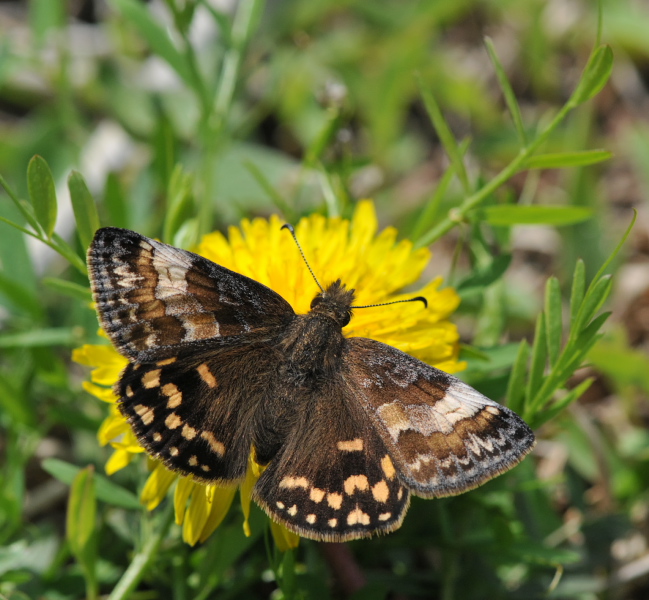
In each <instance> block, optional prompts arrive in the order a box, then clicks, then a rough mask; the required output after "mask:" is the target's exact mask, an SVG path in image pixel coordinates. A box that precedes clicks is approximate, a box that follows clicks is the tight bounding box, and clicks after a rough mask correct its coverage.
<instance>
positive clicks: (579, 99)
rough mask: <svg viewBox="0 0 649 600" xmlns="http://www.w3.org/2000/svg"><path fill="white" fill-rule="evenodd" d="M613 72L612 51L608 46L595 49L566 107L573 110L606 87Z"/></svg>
mask: <svg viewBox="0 0 649 600" xmlns="http://www.w3.org/2000/svg"><path fill="white" fill-rule="evenodd" d="M612 70H613V51H612V50H611V48H610V46H607V45H602V46H599V47H598V48H596V49H595V50H594V51H593V53H592V54H591V55H590V58H589V59H588V63H587V64H586V67H585V68H584V71H583V73H582V75H581V79H580V80H579V83H578V84H577V88H576V89H575V91H574V92H573V94H572V96H571V97H570V100H568V103H567V106H568V107H569V108H571V109H572V108H575V107H576V106H579V105H580V104H582V103H583V102H586V101H587V100H590V99H591V98H592V97H593V96H595V95H597V94H598V93H599V91H600V90H601V89H602V88H603V87H604V85H606V82H607V81H608V79H609V77H610V76H611V71H612Z"/></svg>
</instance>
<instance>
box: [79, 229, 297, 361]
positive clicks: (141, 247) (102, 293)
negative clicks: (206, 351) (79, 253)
mask: <svg viewBox="0 0 649 600" xmlns="http://www.w3.org/2000/svg"><path fill="white" fill-rule="evenodd" d="M88 270H89V274H90V280H91V284H92V290H93V297H94V299H95V302H96V304H97V311H98V313H99V316H100V320H101V324H102V327H103V328H104V330H105V331H106V333H107V334H108V335H109V337H110V339H111V341H112V342H113V344H114V345H115V347H116V348H117V349H118V350H119V351H120V352H121V353H122V354H123V355H125V356H126V357H127V358H129V359H131V360H138V361H143V360H146V359H147V358H150V357H151V355H153V354H155V356H156V357H162V356H174V350H173V347H174V346H175V345H176V344H180V343H187V342H196V341H201V340H207V339H222V340H226V339H228V338H232V337H236V336H244V337H245V336H249V335H255V336H262V337H263V335H264V333H265V332H271V331H275V330H277V328H278V327H281V326H282V325H284V324H285V323H286V322H287V321H288V320H290V319H291V318H292V317H294V312H293V309H292V308H291V306H290V305H289V304H288V302H286V301H285V300H284V299H283V298H282V297H281V296H280V295H279V294H276V293H275V292H274V291H272V290H271V289H269V288H267V287H266V286H264V285H262V284H261V283H258V282H256V281H254V280H252V279H249V278H248V277H244V276H243V275H240V274H238V273H234V272H233V271H230V270H229V269H226V268H224V267H221V266H219V265H217V264H215V263H213V262H212V261H209V260H207V259H205V258H203V257H201V256H198V255H197V254H193V253H192V252H187V251H185V250H181V249H179V248H174V247H173V246H169V245H167V244H163V243H161V242H157V241H155V240H152V239H149V238H146V237H144V236H142V235H140V234H138V233H136V232H134V231H129V230H126V229H118V228H113V227H106V228H104V229H100V230H99V231H97V233H96V235H95V238H94V240H93V242H92V244H91V245H90V248H89V249H88Z"/></svg>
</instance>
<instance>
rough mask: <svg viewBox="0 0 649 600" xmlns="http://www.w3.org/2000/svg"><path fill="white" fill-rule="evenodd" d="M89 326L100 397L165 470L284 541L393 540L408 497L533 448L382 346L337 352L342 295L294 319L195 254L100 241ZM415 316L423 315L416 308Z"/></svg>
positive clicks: (519, 429) (366, 344) (489, 405)
mask: <svg viewBox="0 0 649 600" xmlns="http://www.w3.org/2000/svg"><path fill="white" fill-rule="evenodd" d="M88 267H89V276H90V281H91V287H92V291H93V297H94V300H95V303H96V307H97V311H98V315H99V320H100V322H101V325H102V327H103V329H104V330H105V331H106V333H107V334H108V336H109V338H110V340H111V342H112V343H113V345H114V346H115V348H116V349H117V350H118V351H119V352H120V353H121V354H122V355H124V356H125V357H126V358H127V359H128V360H129V364H128V365H127V366H126V368H125V369H124V371H123V372H122V373H121V375H120V379H119V381H118V383H117V384H116V386H115V393H116V395H117V396H118V398H119V404H118V406H119V409H120V411H121V412H122V414H123V415H124V416H125V418H126V419H127V420H128V422H129V423H130V425H131V427H132V429H133V431H134V433H135V435H136V436H137V439H138V441H139V443H140V444H141V445H142V446H143V447H144V448H145V449H146V450H147V452H148V453H149V454H150V455H151V456H153V457H155V458H157V459H159V460H161V461H162V462H163V463H164V464H165V465H166V466H167V467H168V468H169V469H171V470H172V471H175V472H177V473H179V474H181V475H185V476H189V477H192V478H194V479H196V480H198V481H201V482H205V483H213V484H232V483H236V482H241V481H242V480H243V478H244V476H245V474H246V469H247V465H248V457H249V455H250V453H251V451H254V456H255V460H256V461H257V462H258V463H259V464H260V465H264V466H265V467H266V468H265V470H264V471H263V473H262V475H261V477H260V478H259V480H258V481H257V483H256V484H255V486H254V488H253V498H254V499H255V501H256V502H257V503H258V504H259V505H260V506H261V507H262V508H263V509H264V510H265V511H266V513H267V514H268V515H269V516H270V517H271V518H272V519H274V520H275V521H277V522H279V523H282V524H283V525H284V526H286V527H287V528H288V529H289V530H291V531H293V532H296V533H297V534H299V535H301V536H303V537H307V538H312V539H315V540H322V541H345V540H350V539H356V538H362V537H369V536H371V535H373V534H376V533H381V532H383V533H384V532H390V531H393V530H395V529H397V528H398V527H399V526H400V525H401V523H402V521H403V518H404V516H405V513H406V511H407V508H408V505H409V502H410V496H411V494H414V495H416V496H421V497H424V498H435V497H443V496H451V495H455V494H459V493H462V492H465V491H467V490H470V489H472V488H475V487H476V486H479V485H481V484H482V483H484V482H485V481H487V480H489V479H491V478H493V477H495V476H496V475H498V474H500V473H502V472H504V471H506V470H508V469H510V468H511V467H513V466H514V465H516V464H517V463H518V462H519V461H520V460H522V458H523V457H524V456H525V455H526V454H527V453H528V452H530V450H531V449H532V447H533V445H534V434H533V433H532V431H531V430H530V428H529V427H528V426H527V425H526V424H525V422H524V421H523V420H522V419H520V418H519V417H518V416H517V415H516V414H515V413H513V412H512V411H511V410H509V409H508V408H506V407H504V406H501V405H499V404H497V403H496V402H493V401H492V400H490V399H488V398H486V397H485V396H483V395H482V394H480V393H479V392H477V391H476V390H474V389H473V388H471V387H469V386H468V385H466V384H465V383H463V382H461V381H460V380H459V379H457V378H455V377H453V376H451V375H448V374H447V373H444V372H443V371H440V370H438V369H435V368H433V367H431V366H429V365H427V364H425V363H423V362H421V361H420V360H417V359H416V358H413V357H412V356H409V355H408V354H405V353H404V352H401V351H400V350H397V349H396V348H393V347H391V346H388V345H386V344H382V343H381V342H378V341H375V340H371V339H366V338H360V337H352V338H345V337H344V336H343V333H342V329H343V327H344V326H345V325H347V324H348V323H349V321H350V319H351V318H352V307H353V301H354V290H352V289H347V288H346V287H345V285H344V284H343V283H342V282H341V281H340V280H337V281H334V282H333V283H331V284H329V285H327V286H326V287H325V288H323V289H322V291H321V292H320V293H318V294H317V295H316V296H315V298H313V301H312V302H311V309H310V311H309V312H308V313H307V314H300V315H298V314H296V313H295V312H294V311H293V309H292V307H291V306H290V304H289V303H288V302H287V301H286V300H284V299H283V298H282V297H281V296H280V295H279V294H277V293H275V292H274V291H273V290H271V289H269V288H268V287H266V286H264V285H262V284H261V283H258V282H257V281H254V280H253V279H250V278H248V277H245V276H243V275H240V274H238V273H235V272H233V271H230V270H229V269H226V268H224V267H222V266H220V265H217V264H215V263H213V262H211V261H209V260H207V259H205V258H203V257H201V256H198V255H197V254H193V253H192V252H188V251H185V250H181V249H179V248H175V247H173V246H169V245H167V244H164V243H161V242H158V241H156V240H153V239H150V238H147V237H144V236H142V235H140V234H138V233H136V232H134V231H129V230H126V229H118V228H113V227H108V228H103V229H99V230H98V231H97V232H96V234H95V237H94V240H93V242H92V244H91V245H90V248H89V250H88ZM422 310H423V309H422Z"/></svg>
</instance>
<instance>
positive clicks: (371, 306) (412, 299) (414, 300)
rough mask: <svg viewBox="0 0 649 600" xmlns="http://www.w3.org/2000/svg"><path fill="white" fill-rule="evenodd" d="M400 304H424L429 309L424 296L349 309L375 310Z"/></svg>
mask: <svg viewBox="0 0 649 600" xmlns="http://www.w3.org/2000/svg"><path fill="white" fill-rule="evenodd" d="M400 302H423V303H424V307H425V308H428V300H426V298H424V297H423V296H417V297H416V298H408V299H407V300H393V301H392V302H382V303H381V304H367V305H365V306H350V307H349V308H374V307H375V306H388V305H389V304H399V303H400Z"/></svg>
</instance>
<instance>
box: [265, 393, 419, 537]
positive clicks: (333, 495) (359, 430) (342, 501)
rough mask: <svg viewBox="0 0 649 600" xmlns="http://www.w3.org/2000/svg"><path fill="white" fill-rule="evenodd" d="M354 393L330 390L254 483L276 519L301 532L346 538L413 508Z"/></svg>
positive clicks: (390, 526)
mask: <svg viewBox="0 0 649 600" xmlns="http://www.w3.org/2000/svg"><path fill="white" fill-rule="evenodd" d="M337 389H338V392H340V391H341V390H343V389H344V387H343V386H339V387H338V388H337ZM350 401H353V399H351V398H349V397H347V398H343V397H341V396H340V394H338V395H336V396H332V395H326V394H325V395H323V396H322V397H321V398H320V399H319V400H318V401H316V403H315V406H314V410H313V411H312V412H310V413H303V414H301V415H300V422H297V423H296V424H295V427H294V429H293V435H291V436H289V438H288V439H287V443H286V445H285V446H284V448H283V449H282V450H281V451H280V453H279V454H278V455H277V456H276V458H275V459H274V460H273V461H272V462H271V463H270V465H269V466H268V468H267V469H266V470H265V471H264V473H263V474H262V476H261V478H260V479H259V481H258V482H257V485H256V486H255V488H254V490H253V494H254V497H255V500H256V501H257V502H258V503H259V504H260V505H261V506H262V507H263V508H264V510H265V511H266V512H267V513H268V514H269V515H270V516H271V517H272V518H273V519H274V520H275V521H278V522H280V523H283V524H284V525H285V526H286V527H287V528H288V529H290V530H291V531H295V532H296V533H298V534H299V535H301V536H304V537H308V538H312V539H316V540H321V541H338V542H340V541H345V540H349V539H357V538H361V537H369V536H371V535H372V534H376V533H377V532H384V533H387V532H389V531H393V530H394V529H396V528H398V527H399V526H400V525H401V521H402V520H403V517H404V515H405V512H406V510H407V508H408V504H409V502H410V493H409V491H408V489H407V488H406V487H405V486H404V485H403V484H402V482H401V481H400V480H399V477H398V476H397V472H396V469H395V467H394V465H393V463H392V460H391V458H390V456H389V454H388V452H387V451H386V448H385V445H384V444H383V442H382V440H381V438H380V437H379V436H378V435H377V433H376V432H375V431H374V427H373V426H372V424H371V423H370V422H368V421H367V420H365V421H363V420H360V419H359V418H358V417H359V415H358V413H357V411H356V410H354V408H353V406H350V404H349V402H350Z"/></svg>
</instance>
